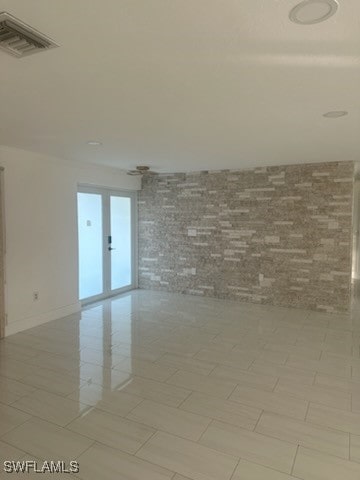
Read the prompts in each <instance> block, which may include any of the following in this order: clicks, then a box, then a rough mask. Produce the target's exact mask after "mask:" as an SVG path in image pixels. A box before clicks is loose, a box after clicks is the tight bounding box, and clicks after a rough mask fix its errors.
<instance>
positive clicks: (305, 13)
mask: <svg viewBox="0 0 360 480" xmlns="http://www.w3.org/2000/svg"><path fill="white" fill-rule="evenodd" d="M338 8H339V4H338V3H337V1H336V0H304V1H303V2H301V3H299V4H298V5H296V6H295V7H294V8H293V9H292V10H291V12H290V14H289V18H290V20H291V21H292V22H294V23H298V24H299V25H314V24H316V23H320V22H324V21H325V20H328V19H329V18H330V17H332V16H333V15H335V13H336V12H337V9H338Z"/></svg>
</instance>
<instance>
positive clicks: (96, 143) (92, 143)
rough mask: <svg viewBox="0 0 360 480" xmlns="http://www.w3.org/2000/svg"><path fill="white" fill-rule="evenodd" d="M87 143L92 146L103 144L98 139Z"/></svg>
mask: <svg viewBox="0 0 360 480" xmlns="http://www.w3.org/2000/svg"><path fill="white" fill-rule="evenodd" d="M87 144H88V145H91V146H92V147H99V146H100V145H102V143H101V142H98V141H96V140H89V141H88V142H87Z"/></svg>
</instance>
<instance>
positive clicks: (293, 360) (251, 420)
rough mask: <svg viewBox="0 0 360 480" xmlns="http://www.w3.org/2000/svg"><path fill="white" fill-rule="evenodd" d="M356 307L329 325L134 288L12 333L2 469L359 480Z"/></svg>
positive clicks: (132, 478) (1, 425)
mask: <svg viewBox="0 0 360 480" xmlns="http://www.w3.org/2000/svg"><path fill="white" fill-rule="evenodd" d="M356 302H358V301H354V308H353V311H352V313H351V314H349V315H328V314H325V313H317V312H310V311H306V310H293V309H288V308H281V307H269V306H261V305H252V304H241V303H237V302H232V301H226V300H216V299H210V298H200V297H192V296H183V295H175V294H166V293H159V292H148V291H143V290H136V291H133V292H131V293H129V294H125V295H122V296H121V297H117V298H114V299H111V300H107V301H105V302H102V303H99V304H96V305H93V306H90V307H87V308H86V309H84V310H83V311H82V313H81V314H78V315H72V316H69V317H66V318H63V319H59V320H55V321H53V322H50V323H47V324H45V325H42V326H39V327H36V328H33V329H31V330H28V331H26V332H22V333H19V334H17V335H13V336H10V337H8V338H6V339H5V340H3V341H1V342H0V460H1V463H2V462H3V461H4V460H5V459H7V460H18V459H34V460H37V459H38V461H42V460H63V461H65V462H69V461H70V460H78V461H79V463H80V472H79V473H78V474H77V475H76V477H78V478H80V479H83V480H93V479H94V480H95V479H96V480H98V479H100V478H101V479H102V480H114V479H120V480H167V479H168V480H169V479H173V480H186V479H188V480H189V479H192V480H230V479H232V480H291V479H303V480H340V479H344V480H359V479H360V307H359V303H356ZM17 476H20V477H23V475H22V474H19V475H16V474H15V475H11V474H5V473H2V472H1V473H0V479H1V480H2V479H3V478H11V477H17ZM29 477H30V478H36V477H39V476H38V475H37V476H36V475H30V476H29ZM68 477H69V476H66V475H60V474H59V475H57V476H56V475H55V476H54V475H51V476H50V475H48V476H47V475H44V476H43V478H59V479H63V478H68Z"/></svg>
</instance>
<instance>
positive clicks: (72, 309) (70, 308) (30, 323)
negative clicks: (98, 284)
mask: <svg viewBox="0 0 360 480" xmlns="http://www.w3.org/2000/svg"><path fill="white" fill-rule="evenodd" d="M80 310H81V302H76V303H73V304H72V305H66V306H65V307H61V308H57V309H56V310H50V312H46V313H41V314H40V315H37V316H35V317H29V318H25V319H23V320H19V321H17V322H10V323H9V324H8V325H6V327H5V337H8V336H9V335H13V334H14V333H18V332H22V331H23V330H27V329H28V328H33V327H37V326H38V325H42V324H43V323H47V322H51V320H56V319H57V318H62V317H67V316H68V315H72V314H73V313H77V312H80Z"/></svg>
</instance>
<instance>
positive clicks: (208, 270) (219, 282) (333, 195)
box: [139, 162, 354, 312]
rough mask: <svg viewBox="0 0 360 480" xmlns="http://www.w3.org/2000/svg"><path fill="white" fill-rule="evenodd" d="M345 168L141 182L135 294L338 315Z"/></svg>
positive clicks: (345, 237) (348, 194) (347, 184)
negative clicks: (196, 297)
mask: <svg viewBox="0 0 360 480" xmlns="http://www.w3.org/2000/svg"><path fill="white" fill-rule="evenodd" d="M353 170H354V164H353V162H332V163H321V164H305V165H289V166H279V167H266V168H255V169H251V170H239V171H232V170H231V171H230V170H227V171H216V172H212V171H211V172H200V173H190V174H173V175H159V176H156V177H155V176H154V177H144V180H143V189H142V191H141V192H140V194H139V286H140V288H147V289H156V290H166V291H170V292H182V293H190V294H195V295H207V296H211V297H218V298H230V299H239V300H242V301H249V302H256V303H264V304H272V305H283V306H293V307H304V308H310V309H315V310H322V311H328V312H336V311H346V310H348V308H349V304H350V284H351V229H352V196H353Z"/></svg>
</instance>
